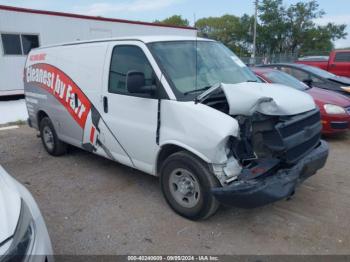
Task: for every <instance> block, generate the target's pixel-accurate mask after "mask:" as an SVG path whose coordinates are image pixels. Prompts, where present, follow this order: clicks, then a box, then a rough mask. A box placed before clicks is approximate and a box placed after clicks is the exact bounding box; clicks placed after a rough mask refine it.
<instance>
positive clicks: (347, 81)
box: [260, 63, 350, 97]
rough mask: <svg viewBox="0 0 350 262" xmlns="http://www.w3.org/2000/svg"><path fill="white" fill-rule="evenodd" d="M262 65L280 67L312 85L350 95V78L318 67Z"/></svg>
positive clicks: (282, 64) (289, 64) (279, 68)
mask: <svg viewBox="0 0 350 262" xmlns="http://www.w3.org/2000/svg"><path fill="white" fill-rule="evenodd" d="M260 67H270V68H274V69H278V70H281V71H283V72H285V73H288V74H290V75H292V76H294V77H295V78H297V79H299V80H300V81H302V82H304V83H305V84H307V85H308V86H310V87H318V88H323V89H328V90H332V91H336V92H339V93H341V94H343V95H346V96H349V97H350V78H347V77H342V76H337V75H334V74H332V73H330V72H327V71H325V70H322V69H320V68H318V67H313V66H309V65H302V64H293V63H279V64H269V65H261V66H260Z"/></svg>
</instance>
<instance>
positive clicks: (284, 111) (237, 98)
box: [221, 82, 316, 116]
mask: <svg viewBox="0 0 350 262" xmlns="http://www.w3.org/2000/svg"><path fill="white" fill-rule="evenodd" d="M221 89H222V90H223V91H224V93H225V96H226V98H227V101H228V104H229V108H230V110H229V113H230V115H252V114H253V113H254V112H256V111H257V112H260V113H262V114H265V115H280V116H281V115H296V114H300V113H303V112H307V111H310V110H312V109H315V107H316V105H315V102H314V100H313V98H312V97H311V96H310V95H308V94H307V93H305V92H302V91H299V90H296V89H293V88H291V87H287V86H283V85H279V84H265V83H253V82H246V83H239V84H221Z"/></svg>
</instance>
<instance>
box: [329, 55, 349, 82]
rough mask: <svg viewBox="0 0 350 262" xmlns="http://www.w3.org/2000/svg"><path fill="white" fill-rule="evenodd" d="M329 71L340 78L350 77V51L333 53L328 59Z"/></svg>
mask: <svg viewBox="0 0 350 262" xmlns="http://www.w3.org/2000/svg"><path fill="white" fill-rule="evenodd" d="M330 61H331V62H330V64H329V71H330V72H332V73H333V74H336V75H340V76H347V77H350V51H340V52H335V53H334V54H333V55H332V56H331V57H330Z"/></svg>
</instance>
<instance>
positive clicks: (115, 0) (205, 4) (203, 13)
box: [0, 0, 350, 48]
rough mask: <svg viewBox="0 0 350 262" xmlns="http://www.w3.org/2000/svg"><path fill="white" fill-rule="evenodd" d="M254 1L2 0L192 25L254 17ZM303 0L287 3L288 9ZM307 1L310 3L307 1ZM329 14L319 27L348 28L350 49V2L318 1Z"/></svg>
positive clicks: (345, 42)
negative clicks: (175, 17)
mask: <svg viewBox="0 0 350 262" xmlns="http://www.w3.org/2000/svg"><path fill="white" fill-rule="evenodd" d="M253 1H254V0H214V1H213V0H75V1H71V0H0V4H1V5H10V6H17V7H25V8H33V9H42V10H49V11H60V12H69V13H79V14H85V15H95V16H104V17H112V18H122V19H130V20H138V21H148V22H152V21H154V20H155V19H158V20H161V19H164V18H166V17H169V16H171V15H174V14H178V15H181V16H182V17H184V18H187V19H188V20H189V21H190V23H191V25H192V24H193V21H194V19H195V18H196V19H200V18H202V17H208V16H221V15H223V14H234V15H237V16H241V15H243V14H244V13H247V14H253V13H254V5H253ZM298 1H300V0H284V4H285V5H289V4H293V3H296V2H298ZM304 1H307V0H304ZM318 3H319V5H320V8H321V9H323V10H324V11H325V12H326V15H325V16H324V17H323V18H320V19H317V20H316V21H315V22H316V23H317V24H321V25H324V24H327V23H328V22H334V23H338V24H339V23H341V24H347V32H348V36H347V38H346V39H341V40H338V41H336V42H335V46H336V47H337V48H342V47H350V1H349V0H318Z"/></svg>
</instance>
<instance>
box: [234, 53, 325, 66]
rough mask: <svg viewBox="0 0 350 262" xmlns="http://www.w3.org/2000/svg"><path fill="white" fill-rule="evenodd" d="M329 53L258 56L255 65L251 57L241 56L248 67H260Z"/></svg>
mask: <svg viewBox="0 0 350 262" xmlns="http://www.w3.org/2000/svg"><path fill="white" fill-rule="evenodd" d="M328 55H329V51H321V52H320V51H315V52H307V53H304V54H302V55H300V54H297V53H283V54H272V55H266V56H256V57H255V63H254V60H253V59H252V58H251V57H250V56H241V57H240V58H241V60H242V61H243V62H244V63H245V64H247V65H253V64H255V65H260V64H271V63H293V62H295V61H296V60H297V59H298V58H300V57H305V56H328Z"/></svg>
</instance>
